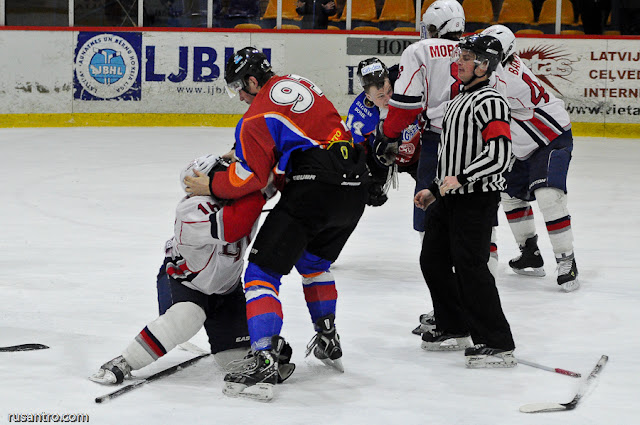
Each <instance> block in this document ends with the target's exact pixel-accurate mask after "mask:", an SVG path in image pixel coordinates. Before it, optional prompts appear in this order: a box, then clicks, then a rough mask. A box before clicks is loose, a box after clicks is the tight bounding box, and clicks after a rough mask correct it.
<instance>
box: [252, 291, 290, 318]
mask: <svg viewBox="0 0 640 425" xmlns="http://www.w3.org/2000/svg"><path fill="white" fill-rule="evenodd" d="M268 313H275V314H277V315H278V317H280V318H281V319H282V304H280V301H278V300H276V299H275V298H273V297H270V296H265V297H262V298H258V299H255V300H251V301H250V302H249V303H247V319H251V318H253V317H256V316H259V315H261V314H268Z"/></svg>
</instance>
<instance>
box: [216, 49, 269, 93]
mask: <svg viewBox="0 0 640 425" xmlns="http://www.w3.org/2000/svg"><path fill="white" fill-rule="evenodd" d="M272 75H273V72H271V64H270V63H269V60H268V59H267V56H265V54H264V53H262V52H261V51H259V50H258V49H256V48H255V47H245V48H244V49H241V50H238V51H237V52H236V54H235V55H233V56H231V57H230V58H229V60H228V61H227V65H226V66H225V68H224V81H225V83H226V84H227V93H229V96H231V97H233V96H235V95H236V94H237V93H238V91H240V90H242V89H243V88H244V86H245V80H246V79H247V77H255V78H256V80H258V83H259V84H260V85H264V83H266V82H267V80H269V78H271V76H272Z"/></svg>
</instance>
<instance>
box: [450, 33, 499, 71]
mask: <svg viewBox="0 0 640 425" xmlns="http://www.w3.org/2000/svg"><path fill="white" fill-rule="evenodd" d="M459 46H460V49H461V50H469V51H471V52H473V53H474V54H475V55H476V61H477V62H478V63H481V62H484V61H485V60H486V61H487V62H488V66H487V74H491V73H492V72H493V71H495V70H496V68H497V67H498V64H499V63H500V62H501V61H502V44H500V41H499V40H498V39H497V38H495V37H492V36H490V35H484V34H474V35H471V36H469V37H467V38H465V39H463V40H460V44H459Z"/></svg>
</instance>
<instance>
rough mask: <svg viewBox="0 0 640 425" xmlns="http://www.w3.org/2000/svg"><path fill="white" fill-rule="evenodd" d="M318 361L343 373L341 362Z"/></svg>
mask: <svg viewBox="0 0 640 425" xmlns="http://www.w3.org/2000/svg"><path fill="white" fill-rule="evenodd" d="M320 361H321V362H322V363H324V364H326V365H327V366H331V367H332V368H334V369H336V370H338V371H340V372H341V373H344V366H342V360H340V359H335V360H331V359H320Z"/></svg>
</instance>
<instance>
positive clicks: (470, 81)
mask: <svg viewBox="0 0 640 425" xmlns="http://www.w3.org/2000/svg"><path fill="white" fill-rule="evenodd" d="M479 66H480V65H479V64H475V66H474V67H473V77H472V78H471V79H470V80H469V81H467V84H465V85H464V86H465V87H469V85H470V84H471V83H473V82H474V81H475V80H477V79H478V78H482V77H484V76H485V75H487V71H485V73H484V74H482V75H480V76H478V75H476V69H478V67H479Z"/></svg>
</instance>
